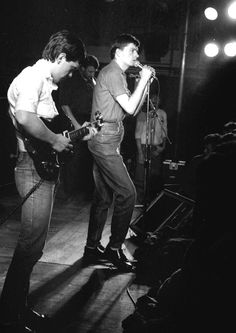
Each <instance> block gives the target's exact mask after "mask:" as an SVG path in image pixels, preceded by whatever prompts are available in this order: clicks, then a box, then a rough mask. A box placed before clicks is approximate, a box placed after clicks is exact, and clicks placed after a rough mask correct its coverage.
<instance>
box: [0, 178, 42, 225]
mask: <svg viewBox="0 0 236 333" xmlns="http://www.w3.org/2000/svg"><path fill="white" fill-rule="evenodd" d="M43 182H44V180H43V179H40V180H39V181H38V182H37V183H36V184H35V185H34V186H33V187H32V188H31V190H30V191H29V192H28V193H27V194H26V195H25V197H24V198H23V199H22V200H21V202H20V203H19V204H18V205H17V206H16V207H15V208H14V209H13V210H12V211H11V212H10V213H9V214H8V215H7V216H5V217H4V218H3V219H1V220H0V227H1V226H2V225H3V224H4V223H5V222H6V221H7V220H8V219H9V217H10V216H12V215H13V214H14V213H15V211H16V210H17V209H18V208H19V207H21V206H22V205H23V203H24V202H25V201H26V200H27V199H28V198H29V196H30V195H31V194H32V193H33V192H34V191H36V190H37V189H38V188H39V187H40V186H41V185H42V183H43Z"/></svg>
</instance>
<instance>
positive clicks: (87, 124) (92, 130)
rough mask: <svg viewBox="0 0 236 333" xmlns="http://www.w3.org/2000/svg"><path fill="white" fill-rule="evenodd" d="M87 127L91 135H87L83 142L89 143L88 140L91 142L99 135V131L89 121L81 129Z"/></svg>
mask: <svg viewBox="0 0 236 333" xmlns="http://www.w3.org/2000/svg"><path fill="white" fill-rule="evenodd" d="M85 126H87V128H88V130H89V134H88V135H86V136H84V137H83V139H82V140H83V141H88V140H90V139H91V138H92V137H93V136H94V135H96V134H97V132H98V130H97V129H96V128H95V127H94V126H92V125H91V123H89V122H88V121H85V122H84V123H83V125H82V126H81V127H85Z"/></svg>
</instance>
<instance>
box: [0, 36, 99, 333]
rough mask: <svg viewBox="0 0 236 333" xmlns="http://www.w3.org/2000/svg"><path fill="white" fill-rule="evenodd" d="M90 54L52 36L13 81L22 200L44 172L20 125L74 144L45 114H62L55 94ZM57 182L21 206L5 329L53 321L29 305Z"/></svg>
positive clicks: (4, 296) (0, 305)
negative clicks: (39, 170)
mask: <svg viewBox="0 0 236 333" xmlns="http://www.w3.org/2000/svg"><path fill="white" fill-rule="evenodd" d="M85 53H86V51H85V47H84V44H83V42H82V41H81V39H79V38H78V37H77V36H76V35H74V34H73V33H71V32H69V31H67V30H62V31H59V32H57V33H55V34H53V35H52V36H51V37H50V38H49V40H48V42H47V44H46V46H45V48H44V50H43V52H42V57H41V59H39V60H38V61H37V62H36V63H35V64H34V65H33V66H28V67H26V68H25V69H23V70H22V71H21V73H19V75H17V76H16V77H15V79H14V80H13V81H12V83H11V84H10V87H9V89H8V94H7V97H8V101H9V112H10V116H11V118H12V121H13V124H14V126H15V127H16V136H17V142H18V152H19V154H18V159H17V163H16V168H15V182H16V187H17V190H18V192H19V194H20V196H21V197H22V198H24V197H25V196H26V194H27V193H28V192H29V191H30V190H31V188H33V186H34V185H35V184H36V183H37V182H39V181H40V176H39V174H38V173H37V171H36V168H35V165H34V161H33V159H32V158H31V157H30V155H29V153H28V152H27V149H26V147H25V145H24V141H23V140H22V139H23V138H22V136H21V132H20V131H18V129H19V128H23V129H24V131H25V132H27V133H28V134H29V135H30V136H32V137H34V138H36V139H38V140H41V141H42V142H44V143H47V144H48V145H49V146H51V148H52V149H53V150H54V151H55V152H57V153H60V152H63V151H68V150H70V149H71V148H72V143H71V141H70V139H69V138H67V137H65V136H63V135H62V134H56V133H54V132H52V131H51V130H50V129H49V128H48V127H47V126H46V125H45V124H44V122H43V121H42V120H41V118H43V119H47V120H52V119H53V118H54V117H55V116H57V115H58V111H57V109H56V106H55V103H54V102H53V99H52V95H51V93H52V91H53V90H55V89H57V85H58V83H59V82H60V81H61V80H62V79H64V78H66V77H70V76H72V73H73V72H74V71H75V70H77V69H78V67H79V64H80V63H81V62H82V61H83V60H84V58H85ZM94 134H96V129H94V128H89V134H88V135H86V136H85V137H84V140H88V139H89V138H91V137H92V136H93V135H94ZM56 185H57V179H55V180H45V179H44V180H43V181H42V184H41V185H40V186H39V188H37V190H36V191H35V192H34V193H33V195H31V196H30V197H29V198H28V199H27V200H26V201H25V203H24V204H23V206H22V211H21V228H20V234H19V238H18V242H17V245H16V248H15V251H14V254H13V258H12V261H11V263H10V266H9V269H8V272H7V275H6V278H5V282H4V286H3V290H2V293H1V299H0V316H1V318H0V331H1V332H17V333H20V332H37V327H39V326H41V327H42V325H44V324H45V325H47V324H49V322H50V321H49V318H48V317H47V316H45V315H42V314H39V313H37V312H36V311H34V310H32V309H30V308H29V307H28V305H27V298H28V295H29V290H30V276H31V272H32V270H33V268H34V266H35V264H36V263H37V262H38V260H39V259H40V258H41V256H42V254H43V248H44V245H45V241H46V236H47V231H48V228H49V224H50V220H51V213H52V208H53V203H54V197H55V190H56Z"/></svg>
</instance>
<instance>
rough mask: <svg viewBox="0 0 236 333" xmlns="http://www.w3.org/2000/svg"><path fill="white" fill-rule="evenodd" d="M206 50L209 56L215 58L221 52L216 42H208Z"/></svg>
mask: <svg viewBox="0 0 236 333" xmlns="http://www.w3.org/2000/svg"><path fill="white" fill-rule="evenodd" d="M204 52H205V55H206V56H207V57H210V58H213V57H215V56H217V54H218V53H219V47H218V45H217V44H216V43H208V44H207V45H206V46H205V47H204Z"/></svg>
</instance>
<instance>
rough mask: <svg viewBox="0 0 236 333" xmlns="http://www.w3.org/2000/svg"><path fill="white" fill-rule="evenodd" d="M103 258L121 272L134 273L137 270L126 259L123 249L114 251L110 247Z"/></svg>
mask: <svg viewBox="0 0 236 333" xmlns="http://www.w3.org/2000/svg"><path fill="white" fill-rule="evenodd" d="M103 257H104V259H107V260H108V261H110V262H111V263H112V264H113V265H114V266H115V267H116V268H117V269H118V270H119V271H121V272H134V270H135V267H134V266H133V265H132V263H131V262H130V261H129V260H128V259H127V258H126V256H125V254H124V252H123V251H122V249H118V250H112V249H111V248H109V247H108V248H106V250H105V251H104V255H103Z"/></svg>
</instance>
